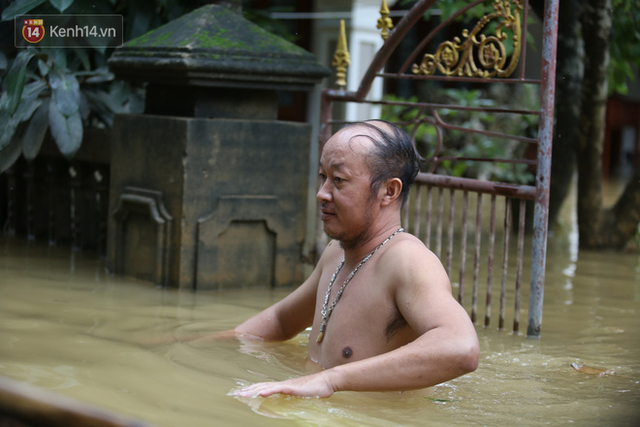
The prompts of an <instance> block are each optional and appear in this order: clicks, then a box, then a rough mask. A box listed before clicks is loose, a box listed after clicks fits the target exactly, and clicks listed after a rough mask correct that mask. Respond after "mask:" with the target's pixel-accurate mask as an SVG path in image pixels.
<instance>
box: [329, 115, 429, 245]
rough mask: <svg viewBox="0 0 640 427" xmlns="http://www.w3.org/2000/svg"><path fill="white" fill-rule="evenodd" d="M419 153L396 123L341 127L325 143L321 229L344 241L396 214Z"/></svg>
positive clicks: (353, 241)
mask: <svg viewBox="0 0 640 427" xmlns="http://www.w3.org/2000/svg"><path fill="white" fill-rule="evenodd" d="M418 170H419V156H418V154H417V153H416V151H415V148H414V147H413V144H412V143H411V140H410V139H409V137H408V136H407V135H406V134H405V133H404V132H403V131H402V130H400V129H399V128H397V127H396V126H394V125H392V124H390V123H387V122H384V121H381V120H374V121H368V122H363V123H354V124H350V125H347V126H345V127H344V128H342V129H341V130H339V131H338V132H336V134H335V135H333V136H332V137H331V138H330V139H329V140H328V141H327V142H326V143H325V146H324V147H323V150H322V156H321V158H320V184H321V185H320V188H319V190H318V201H319V202H320V209H321V212H322V215H321V217H322V220H323V222H324V229H325V232H326V233H327V234H328V235H329V236H330V237H332V238H334V239H336V240H340V241H341V242H342V243H343V245H347V246H350V245H356V244H357V243H358V242H359V241H364V240H366V238H367V236H368V235H369V234H370V233H372V232H375V229H376V228H377V227H378V226H379V225H381V224H385V223H388V221H390V220H391V221H393V218H398V219H399V213H400V208H401V206H402V204H403V203H404V200H406V197H407V195H408V192H409V185H410V184H411V182H413V179H414V178H415V176H416V174H417V173H418Z"/></svg>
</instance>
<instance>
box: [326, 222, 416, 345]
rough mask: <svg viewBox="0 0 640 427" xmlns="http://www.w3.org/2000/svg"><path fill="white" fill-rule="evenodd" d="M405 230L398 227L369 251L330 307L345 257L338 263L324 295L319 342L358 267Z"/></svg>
mask: <svg viewBox="0 0 640 427" xmlns="http://www.w3.org/2000/svg"><path fill="white" fill-rule="evenodd" d="M403 231H404V228H399V229H397V230H396V231H395V233H393V234H392V235H391V236H389V237H387V238H386V239H385V240H384V242H382V243H380V244H379V245H378V246H377V247H376V248H375V249H374V250H372V251H371V252H369V254H368V255H367V256H366V257H364V258H363V259H362V261H360V263H359V264H358V265H357V266H356V268H354V269H353V271H352V272H351V273H349V275H348V276H347V278H346V280H345V281H344V283H343V284H342V286H340V289H338V293H336V296H335V297H333V302H332V303H331V306H330V307H329V295H331V288H332V287H333V282H335V281H336V277H337V276H338V273H340V270H342V266H343V265H344V258H342V261H340V264H338V268H336V271H335V272H334V273H333V276H331V280H330V281H329V287H328V288H327V293H326V294H325V296H324V303H323V304H322V311H320V313H321V314H322V323H321V324H320V331H319V332H318V337H317V338H316V342H317V343H320V342H322V339H323V338H324V331H325V329H326V328H327V322H328V321H329V316H331V313H333V309H334V308H336V304H338V301H339V300H340V297H341V296H342V292H343V291H344V288H346V287H347V284H348V283H349V282H350V281H351V279H353V276H355V275H356V273H357V271H358V269H359V268H360V267H362V266H363V265H364V263H365V262H367V261H369V258H371V257H372V256H373V254H375V253H376V252H377V251H378V249H380V248H381V247H382V246H383V245H384V244H385V243H387V242H388V241H389V240H391V239H392V238H393V237H394V236H395V235H396V234H398V233H401V232H403Z"/></svg>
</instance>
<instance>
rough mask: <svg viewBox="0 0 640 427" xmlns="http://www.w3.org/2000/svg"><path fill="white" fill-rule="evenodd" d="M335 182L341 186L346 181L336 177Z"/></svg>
mask: <svg viewBox="0 0 640 427" xmlns="http://www.w3.org/2000/svg"><path fill="white" fill-rule="evenodd" d="M333 180H334V181H335V182H336V184H340V183H341V182H342V181H344V179H342V178H340V177H339V176H336V177H334V178H333Z"/></svg>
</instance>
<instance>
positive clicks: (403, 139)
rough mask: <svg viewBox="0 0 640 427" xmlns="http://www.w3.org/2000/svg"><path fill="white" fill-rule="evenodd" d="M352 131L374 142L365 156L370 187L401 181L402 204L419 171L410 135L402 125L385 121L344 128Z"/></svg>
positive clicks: (352, 136) (418, 162) (354, 124)
mask: <svg viewBox="0 0 640 427" xmlns="http://www.w3.org/2000/svg"><path fill="white" fill-rule="evenodd" d="M342 130H349V131H351V133H352V135H351V138H350V139H351V140H354V139H355V138H359V137H364V138H367V139H368V140H370V141H371V142H372V143H373V145H372V146H371V149H370V150H369V153H368V155H367V157H366V162H367V165H368V167H369V171H370V173H371V189H372V190H373V192H377V191H378V189H379V188H380V186H381V185H382V184H383V183H384V182H386V181H388V180H390V179H392V178H398V179H400V181H402V194H401V199H402V203H403V204H404V202H405V201H406V200H407V197H408V196H409V187H410V185H411V183H413V180H414V179H415V177H416V175H417V174H418V172H419V171H420V156H419V155H418V152H417V151H416V149H415V147H414V145H413V143H412V142H411V139H410V138H409V136H408V135H407V134H406V133H405V132H404V131H403V130H402V129H400V128H399V127H397V126H395V125H394V124H392V123H389V122H386V121H384V120H368V121H365V122H358V123H351V124H348V125H346V126H345V127H343V128H342V129H341V131H342Z"/></svg>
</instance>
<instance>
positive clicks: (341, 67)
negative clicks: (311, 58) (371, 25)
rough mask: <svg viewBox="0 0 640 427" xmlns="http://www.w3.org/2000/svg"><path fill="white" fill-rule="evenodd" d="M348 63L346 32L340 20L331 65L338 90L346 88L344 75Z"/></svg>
mask: <svg viewBox="0 0 640 427" xmlns="http://www.w3.org/2000/svg"><path fill="white" fill-rule="evenodd" d="M350 63H351V60H350V59H349V51H348V50H347V32H346V31H345V29H344V19H341V20H340V36H339V37H338V45H337V46H336V53H335V54H334V55H333V62H332V63H331V65H333V66H334V67H336V71H337V73H336V85H338V87H339V88H340V89H344V88H346V87H347V80H346V74H345V73H346V71H347V67H348V66H349V64H350Z"/></svg>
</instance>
